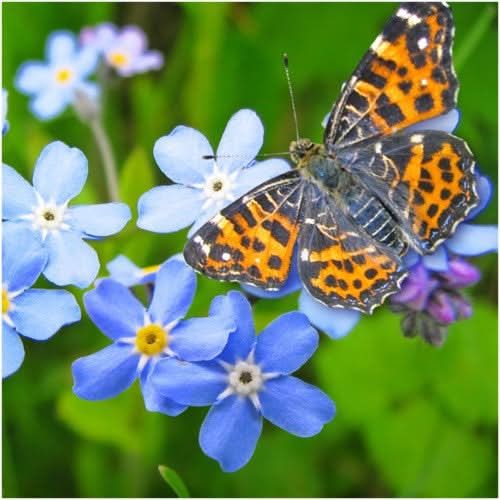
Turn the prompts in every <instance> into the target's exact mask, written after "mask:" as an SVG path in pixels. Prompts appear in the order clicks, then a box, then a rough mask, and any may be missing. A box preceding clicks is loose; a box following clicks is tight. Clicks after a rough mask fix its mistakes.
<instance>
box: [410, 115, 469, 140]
mask: <svg viewBox="0 0 500 500" xmlns="http://www.w3.org/2000/svg"><path fill="white" fill-rule="evenodd" d="M459 121H460V113H459V112H458V110H457V109H452V110H451V111H448V113H445V114H444V115H441V116H436V117H435V118H429V119H428V120H424V121H422V122H418V123H415V125H411V126H410V127H408V128H407V129H406V130H407V131H409V132H418V131H420V130H441V131H442V132H448V133H449V134H451V133H452V132H453V131H454V130H455V129H456V128H457V125H458V122H459Z"/></svg>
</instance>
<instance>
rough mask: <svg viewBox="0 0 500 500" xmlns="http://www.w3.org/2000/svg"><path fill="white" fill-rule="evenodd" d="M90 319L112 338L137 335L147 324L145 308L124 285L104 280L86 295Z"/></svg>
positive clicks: (84, 299)
mask: <svg viewBox="0 0 500 500" xmlns="http://www.w3.org/2000/svg"><path fill="white" fill-rule="evenodd" d="M83 301H84V303H85V308H86V309H87V313H88V315H89V316H90V319H91V320H92V321H93V322H94V323H95V324H96V325H97V327H98V328H99V329H100V330H101V331H102V332H103V333H104V334H105V335H107V336H108V337H109V338H110V339H112V340H118V339H120V338H122V337H135V334H136V332H137V329H139V328H141V327H142V326H144V307H143V306H142V304H141V303H140V302H139V300H137V299H136V298H135V296H134V294H133V293H132V292H131V291H130V290H129V289H128V288H126V287H125V286H123V285H122V284H120V283H117V282H116V281H113V280H112V279H109V278H107V279H103V280H102V281H101V282H100V283H99V284H98V285H97V286H96V287H95V288H94V289H93V290H91V291H90V292H87V293H86V294H85V295H84V296H83Z"/></svg>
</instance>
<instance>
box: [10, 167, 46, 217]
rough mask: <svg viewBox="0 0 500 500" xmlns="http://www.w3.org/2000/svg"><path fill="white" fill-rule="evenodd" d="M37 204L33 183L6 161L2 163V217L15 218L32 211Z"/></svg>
mask: <svg viewBox="0 0 500 500" xmlns="http://www.w3.org/2000/svg"><path fill="white" fill-rule="evenodd" d="M37 204H38V203H37V200H36V196H35V191H34V189H33V187H32V186H31V184H30V183H29V182H28V181H27V180H25V179H24V178H23V177H22V176H21V175H19V174H18V173H17V172H16V171H15V170H14V169H13V168H12V167H10V166H9V165H6V164H5V163H4V164H3V165H2V219H4V220H8V219H14V218H16V217H19V216H20V215H26V214H28V213H31V212H32V211H33V209H34V208H35V207H36V206H37Z"/></svg>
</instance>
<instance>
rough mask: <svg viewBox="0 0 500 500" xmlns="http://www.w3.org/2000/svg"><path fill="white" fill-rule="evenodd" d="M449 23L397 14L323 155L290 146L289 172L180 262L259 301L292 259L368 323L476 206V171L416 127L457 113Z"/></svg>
mask: <svg viewBox="0 0 500 500" xmlns="http://www.w3.org/2000/svg"><path fill="white" fill-rule="evenodd" d="M453 35H454V25H453V18H452V14H451V11H450V8H449V7H448V6H447V5H446V4H445V3H403V4H401V6H400V7H399V8H398V9H397V11H396V12H395V14H394V15H393V16H392V17H391V18H390V19H389V21H388V22H387V24H386V25H385V27H384V28H383V31H382V33H381V34H380V35H379V36H378V37H377V38H376V40H375V41H374V43H373V44H372V45H371V47H370V48H369V50H368V52H367V53H366V54H365V56H364V57H363V58H362V60H361V62H360V63H359V65H358V66H357V68H356V69H355V71H354V73H353V74H352V76H351V77H350V79H349V80H348V81H347V83H346V84H345V85H344V87H343V88H342V90H341V95H340V97H339V99H338V100H337V102H336V103H335V104H334V106H333V109H332V111H331V114H330V117H329V119H328V122H327V125H326V128H325V132H324V139H323V144H316V143H314V142H312V141H311V140H309V139H298V140H296V141H293V142H292V143H291V145H290V155H291V159H292V161H293V162H294V163H295V168H293V169H292V170H290V171H289V172H287V173H285V174H282V175H280V176H278V177H275V178H273V179H271V180H269V181H267V182H265V183H264V184H261V185H260V186H258V187H256V188H255V189H253V190H251V191H250V192H248V193H247V194H246V195H244V196H243V197H241V198H240V199H238V200H236V201H234V202H233V203H232V204H230V205H229V206H227V207H226V208H225V209H223V210H222V211H221V212H220V213H219V214H218V215H216V216H215V217H214V218H212V219H211V220H210V221H209V222H207V223H206V224H205V225H204V226H202V227H201V228H200V229H199V230H198V231H197V232H196V233H195V234H194V235H193V236H192V238H191V239H190V240H189V241H188V243H187V244H186V247H185V249H184V258H185V260H186V262H187V263H188V264H189V265H190V266H191V267H193V268H194V269H195V270H197V271H200V272H202V273H204V274H205V275H207V276H209V277H211V278H215V279H218V280H226V281H239V282H242V283H246V284H251V285H255V286H257V287H261V288H264V289H266V290H278V289H280V288H281V287H282V286H283V284H284V283H285V281H286V279H287V276H288V273H289V270H290V266H291V262H292V259H298V269H299V274H300V277H301V280H302V282H303V284H304V286H305V288H306V289H307V290H308V292H309V293H310V294H311V295H312V296H313V297H314V298H315V299H317V300H318V301H320V302H322V303H323V304H326V305H327V306H330V307H346V308H351V309H356V310H359V311H362V312H365V313H371V312H372V311H373V309H374V308H375V307H377V306H379V305H380V304H381V303H382V302H383V301H384V300H385V299H386V298H387V297H388V296H390V295H391V294H393V293H395V292H396V291H397V290H398V289H399V286H400V284H401V282H402V280H403V279H404V278H405V277H406V275H407V270H406V269H405V266H404V265H403V262H402V257H403V256H404V255H405V253H406V252H407V251H408V249H410V248H411V249H414V250H415V251H417V252H418V253H419V254H422V255H423V254H429V253H432V252H434V251H435V250H436V248H437V247H438V246H439V245H440V244H441V243H442V242H443V241H444V240H446V239H447V238H449V237H450V236H451V235H452V234H453V233H454V231H455V229H456V227H457V225H458V224H459V223H460V222H461V221H463V220H464V218H465V217H466V216H467V214H468V213H469V212H470V211H471V209H472V208H474V207H475V206H476V205H477V204H478V195H477V192H476V181H475V176H474V168H475V161H474V157H473V155H472V153H471V151H470V149H469V147H468V146H467V144H466V143H465V142H464V141H463V140H462V139H459V138H458V137H455V136H453V135H451V134H448V133H445V132H440V131H435V130H419V131H414V130H413V131H412V127H411V126H412V125H415V124H417V123H419V122H422V121H424V120H428V119H430V118H434V117H437V116H440V115H443V114H445V113H447V112H449V111H451V110H452V109H454V108H455V107H456V103H457V93H458V80H457V77H456V74H455V70H454V68H453V62H452V44H453Z"/></svg>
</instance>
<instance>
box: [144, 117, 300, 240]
mask: <svg viewBox="0 0 500 500" xmlns="http://www.w3.org/2000/svg"><path fill="white" fill-rule="evenodd" d="M263 137H264V127H263V126H262V122H261V121H260V119H259V117H258V116H257V114H256V113H255V112H254V111H251V110H249V109H242V110H240V111H238V112H237V113H235V114H234V115H233V116H232V117H231V119H230V120H229V122H228V124H227V126H226V129H225V130H224V134H223V135H222V139H221V141H220V144H219V147H218V149H217V154H216V158H215V159H213V158H209V159H207V157H208V156H213V155H214V152H213V150H212V147H211V146H210V144H209V143H208V141H207V139H206V138H205V136H203V135H202V134H201V133H200V132H198V131H197V130H195V129H192V128H190V127H185V126H179V127H176V128H175V129H174V130H173V131H172V132H171V133H170V134H169V135H167V136H165V137H161V138H160V139H158V140H157V141H156V144H155V147H154V151H153V153H154V157H155V160H156V163H158V165H159V167H160V169H161V170H162V172H163V173H164V174H165V175H166V176H167V177H169V178H170V179H171V180H172V181H173V182H175V183H176V184H173V185H170V186H159V187H155V188H153V189H151V190H150V191H148V192H147V193H145V194H143V195H142V196H141V198H140V199H139V206H138V209H139V219H138V221H137V225H138V226H139V227H140V228H142V229H147V230H148V231H154V232H158V233H168V232H172V231H178V230H179V229H182V228H184V227H187V226H190V225H191V224H193V223H194V224H193V225H192V226H191V229H190V231H189V235H192V234H193V233H194V232H195V231H196V230H197V229H198V228H199V227H200V226H201V225H202V224H204V223H205V222H206V221H208V219H210V218H211V217H212V216H214V215H215V214H216V213H217V212H219V211H220V210H221V209H222V208H224V207H225V206H226V205H228V204H229V203H231V202H232V201H234V200H236V199H237V198H239V197H240V196H242V195H243V194H245V193H246V192H248V191H250V190H251V189H252V188H254V187H255V186H257V185H259V184H261V183H263V182H264V181H266V180H268V179H270V178H272V177H275V176H277V175H279V174H282V173H283V172H286V171H287V170H289V168H290V166H289V164H288V163H287V162H286V161H284V160H281V159H272V160H266V161H262V162H255V161H254V158H255V156H256V155H257V153H258V152H259V150H260V148H261V146H262V142H263Z"/></svg>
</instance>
